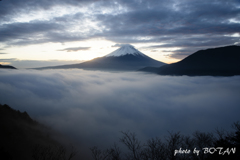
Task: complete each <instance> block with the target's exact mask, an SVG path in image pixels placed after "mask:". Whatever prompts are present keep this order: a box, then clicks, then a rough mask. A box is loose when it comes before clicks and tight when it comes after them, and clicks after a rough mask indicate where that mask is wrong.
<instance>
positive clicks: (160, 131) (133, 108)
mask: <svg viewBox="0 0 240 160" xmlns="http://www.w3.org/2000/svg"><path fill="white" fill-rule="evenodd" d="M239 80H240V77H239V76H234V77H187V76H181V77H170V76H158V75H152V74H143V73H135V72H125V73H120V72H119V73H108V72H99V71H84V70H47V71H46V70H45V71H35V70H16V71H9V70H0V95H1V96H0V103H1V104H5V103H6V104H8V105H10V106H11V107H13V108H14V109H18V110H20V111H27V112H28V113H29V114H30V115H31V116H32V117H33V118H36V119H37V120H39V121H40V122H42V123H45V124H47V125H49V126H51V127H52V128H54V129H55V130H57V131H59V132H60V133H62V134H64V135H66V136H67V137H70V138H71V139H73V140H74V142H75V143H76V145H78V147H79V148H81V151H83V152H87V153H88V151H89V150H88V148H89V147H91V146H94V145H98V146H101V147H109V145H112V144H113V142H114V141H118V138H119V137H120V136H121V134H120V132H119V131H126V130H130V131H132V132H135V133H137V135H138V137H139V138H141V139H142V140H145V139H146V138H149V137H155V136H158V137H161V138H163V139H164V136H166V135H167V131H174V132H175V131H181V133H183V134H191V133H193V132H194V131H196V130H200V131H204V132H205V131H210V132H212V131H214V129H215V128H216V127H219V128H221V127H222V128H224V129H227V130H228V129H229V128H230V126H231V124H232V123H233V122H235V121H238V120H239V114H238V113H239V112H240V108H239V104H240V100H239V94H240V85H239Z"/></svg>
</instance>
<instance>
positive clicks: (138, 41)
mask: <svg viewBox="0 0 240 160" xmlns="http://www.w3.org/2000/svg"><path fill="white" fill-rule="evenodd" d="M239 32H240V1H239V0H211V1H209V0H131V1H130V0H114V1H113V0H68V1H66V0H53V1H49V0H2V1H0V56H1V59H10V58H11V59H13V58H15V59H18V60H88V59H92V58H95V57H99V56H103V55H106V54H108V53H110V52H112V51H113V50H115V49H117V48H116V47H114V46H118V44H122V43H124V44H125V43H130V44H132V45H134V46H135V47H136V48H137V49H139V50H140V51H142V52H143V53H145V54H147V55H149V56H151V57H152V58H155V59H157V60H160V61H163V62H174V61H177V60H179V59H182V58H184V57H186V56H187V55H189V54H191V53H193V52H195V51H197V50H199V49H206V48H212V47H218V46H226V45H234V44H235V45H237V44H239V42H240V40H239V39H240V35H239ZM9 61H11V60H9ZM5 63H6V61H5Z"/></svg>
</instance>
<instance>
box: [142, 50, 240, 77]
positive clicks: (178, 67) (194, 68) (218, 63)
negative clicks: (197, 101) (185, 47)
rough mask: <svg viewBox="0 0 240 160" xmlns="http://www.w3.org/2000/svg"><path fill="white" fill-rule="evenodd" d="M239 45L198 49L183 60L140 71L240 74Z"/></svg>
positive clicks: (195, 74)
mask: <svg viewBox="0 0 240 160" xmlns="http://www.w3.org/2000/svg"><path fill="white" fill-rule="evenodd" d="M239 62H240V46H236V45H233V46H224V47H218V48H210V49H205V50H199V51H197V52H195V53H193V54H191V55H189V56H188V57H186V58H184V59H183V60H181V61H179V62H176V63H172V64H167V65H164V66H161V67H145V68H142V69H140V71H146V72H152V73H157V74H160V75H189V76H202V75H210V76H233V75H240V63H239Z"/></svg>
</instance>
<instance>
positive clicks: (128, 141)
mask: <svg viewBox="0 0 240 160" xmlns="http://www.w3.org/2000/svg"><path fill="white" fill-rule="evenodd" d="M121 133H122V134H123V137H122V138H120V142H122V143H123V144H125V145H126V146H127V148H128V149H129V150H130V153H129V154H128V155H127V158H128V159H129V160H130V159H132V160H140V157H141V142H140V141H139V140H138V139H137V137H136V134H135V133H131V132H129V131H128V132H121Z"/></svg>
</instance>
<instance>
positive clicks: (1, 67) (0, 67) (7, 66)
mask: <svg viewBox="0 0 240 160" xmlns="http://www.w3.org/2000/svg"><path fill="white" fill-rule="evenodd" d="M0 69H17V68H15V67H13V66H9V65H1V64H0Z"/></svg>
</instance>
